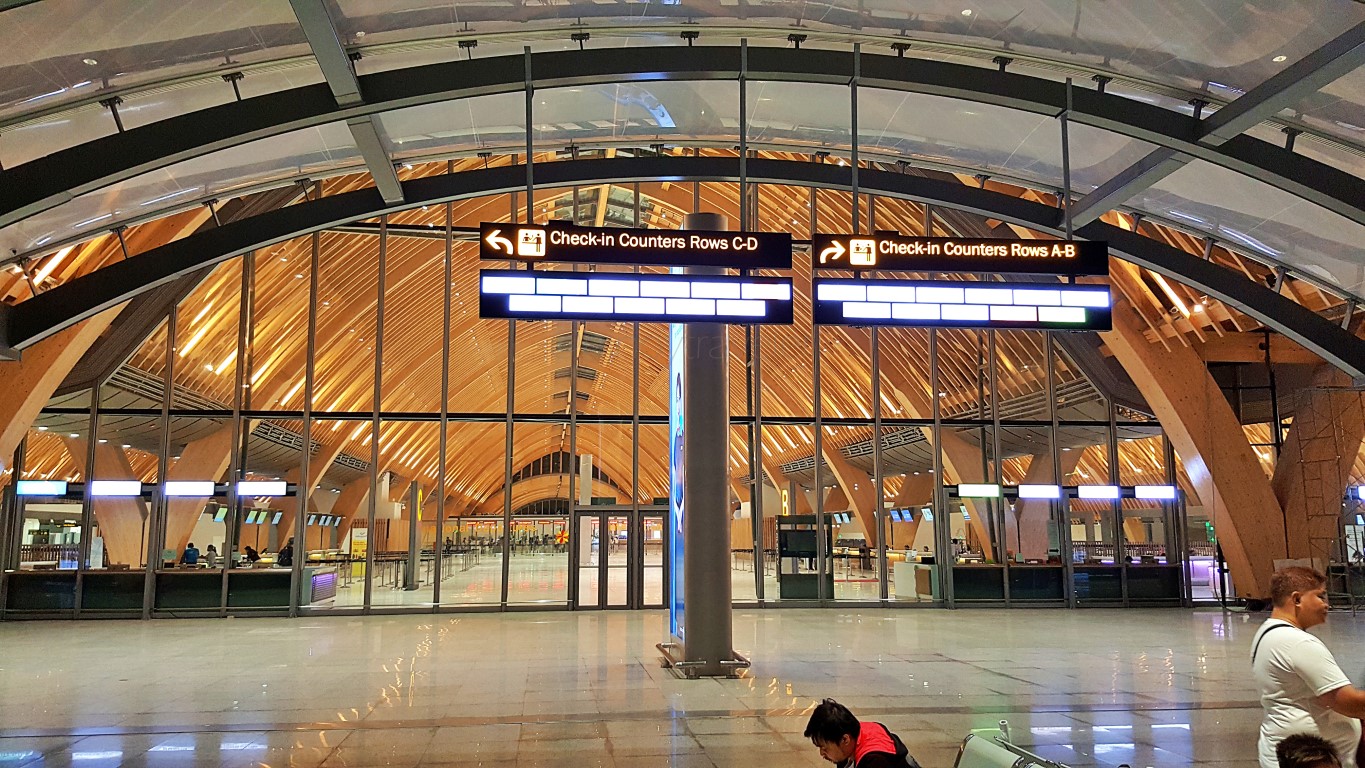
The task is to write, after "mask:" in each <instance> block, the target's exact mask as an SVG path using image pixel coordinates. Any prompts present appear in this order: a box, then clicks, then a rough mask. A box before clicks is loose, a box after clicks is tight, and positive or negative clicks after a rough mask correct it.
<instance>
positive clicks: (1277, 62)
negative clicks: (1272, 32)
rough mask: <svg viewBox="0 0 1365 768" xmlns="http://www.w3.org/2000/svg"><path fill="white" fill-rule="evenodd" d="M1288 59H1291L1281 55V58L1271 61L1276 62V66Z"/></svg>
mask: <svg viewBox="0 0 1365 768" xmlns="http://www.w3.org/2000/svg"><path fill="white" fill-rule="evenodd" d="M1288 59H1289V57H1288V56H1284V55H1281V56H1276V57H1275V58H1273V59H1271V61H1273V62H1275V63H1276V64H1279V63H1280V62H1282V61H1287V60H1288Z"/></svg>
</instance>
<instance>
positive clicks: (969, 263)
mask: <svg viewBox="0 0 1365 768" xmlns="http://www.w3.org/2000/svg"><path fill="white" fill-rule="evenodd" d="M811 266H813V267H814V268H815V269H841V270H855V271H858V270H865V269H884V270H894V271H900V272H989V273H1003V274H1048V275H1107V274H1109V248H1108V246H1107V245H1106V244H1105V243H1101V242H1092V241H1088V240H1023V239H1017V240H1016V239H1004V238H1001V239H993V238H992V239H986V238H970V237H903V236H901V235H899V234H897V233H895V232H878V233H876V234H875V235H827V234H817V235H816V236H815V237H814V239H813V240H812V241H811Z"/></svg>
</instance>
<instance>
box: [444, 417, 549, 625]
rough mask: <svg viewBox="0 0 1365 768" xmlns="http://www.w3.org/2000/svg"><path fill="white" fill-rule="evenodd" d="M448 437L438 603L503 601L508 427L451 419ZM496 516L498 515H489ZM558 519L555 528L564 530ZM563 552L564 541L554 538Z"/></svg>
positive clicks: (498, 424)
mask: <svg viewBox="0 0 1365 768" xmlns="http://www.w3.org/2000/svg"><path fill="white" fill-rule="evenodd" d="M448 430H449V431H448V433H447V437H446V441H447V447H446V466H445V486H446V490H445V494H446V502H445V507H446V510H445V514H446V521H445V530H446V536H447V538H448V539H449V540H450V541H449V546H447V549H450V550H451V551H450V552H449V553H448V554H447V556H446V558H445V561H444V564H443V565H442V569H441V578H442V580H441V604H442V605H472V604H487V603H499V602H501V601H502V546H501V545H499V544H496V541H497V539H498V538H500V537H501V536H502V496H501V494H500V493H495V494H494V495H493V496H491V497H488V496H487V494H488V493H490V490H491V489H500V488H502V480H503V458H504V457H505V456H506V443H507V439H506V425H505V424H504V423H502V422H485V423H477V422H452V423H451V424H450V425H449V426H448ZM493 518H496V519H493ZM564 528H565V526H564V525H563V523H562V521H561V523H560V525H559V526H558V527H557V528H556V529H555V531H553V532H554V533H558V532H559V531H563V530H564ZM555 543H556V545H557V546H558V548H559V549H560V550H563V549H564V548H565V547H564V542H563V541H559V540H558V539H556V542H555Z"/></svg>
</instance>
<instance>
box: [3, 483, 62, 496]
mask: <svg viewBox="0 0 1365 768" xmlns="http://www.w3.org/2000/svg"><path fill="white" fill-rule="evenodd" d="M14 493H15V495H17V496H65V495H66V481H65V480H20V481H19V482H17V483H15V487H14Z"/></svg>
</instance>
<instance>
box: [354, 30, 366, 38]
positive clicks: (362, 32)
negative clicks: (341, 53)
mask: <svg viewBox="0 0 1365 768" xmlns="http://www.w3.org/2000/svg"><path fill="white" fill-rule="evenodd" d="M355 36H356V37H364V36H365V30H363V29H362V30H360V31H359V32H357V33H355Z"/></svg>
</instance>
